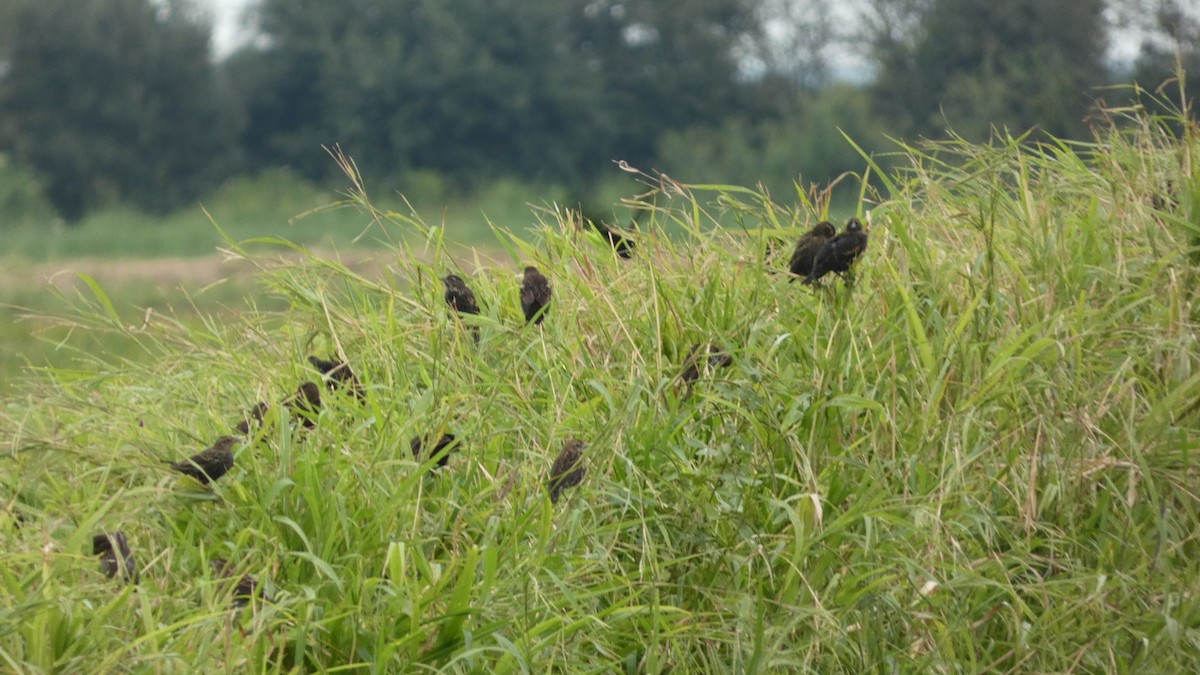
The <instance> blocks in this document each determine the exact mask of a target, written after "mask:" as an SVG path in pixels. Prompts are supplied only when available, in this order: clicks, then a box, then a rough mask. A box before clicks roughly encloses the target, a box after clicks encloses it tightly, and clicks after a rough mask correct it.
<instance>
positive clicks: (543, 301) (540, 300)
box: [521, 265, 551, 325]
mask: <svg viewBox="0 0 1200 675" xmlns="http://www.w3.org/2000/svg"><path fill="white" fill-rule="evenodd" d="M550 296H551V292H550V280H549V279H547V278H546V277H545V275H543V274H542V273H541V272H539V271H538V268H536V267H534V266H533V265H529V266H528V267H526V268H525V281H524V282H523V283H522V284H521V309H522V310H523V311H524V312H525V323H529V322H530V321H532V322H534V323H535V324H538V325H541V323H542V320H543V319H545V318H546V314H548V313H549V312H550Z"/></svg>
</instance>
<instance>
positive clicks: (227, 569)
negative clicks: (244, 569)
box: [208, 558, 271, 608]
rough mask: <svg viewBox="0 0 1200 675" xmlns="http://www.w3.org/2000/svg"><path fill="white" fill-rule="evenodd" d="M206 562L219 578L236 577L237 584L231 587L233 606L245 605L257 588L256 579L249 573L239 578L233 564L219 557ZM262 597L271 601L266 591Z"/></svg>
mask: <svg viewBox="0 0 1200 675" xmlns="http://www.w3.org/2000/svg"><path fill="white" fill-rule="evenodd" d="M208 564H209V565H211V566H212V569H213V572H215V573H216V575H217V576H218V577H220V578H221V579H237V585H236V586H234V589H233V606H234V607H235V608H239V607H245V606H246V605H247V604H249V603H250V600H251V599H252V598H253V597H254V595H255V592H256V591H257V590H258V581H256V580H255V579H254V577H252V576H250V575H249V574H243V575H242V576H241V577H240V578H239V577H238V571H237V570H236V569H234V566H233V565H232V564H230V563H229V562H227V561H225V560H222V559H221V558H213V559H212V560H209V561H208ZM262 599H263V600H264V601H266V602H270V601H271V598H270V597H269V596H267V594H266V593H263V595H262Z"/></svg>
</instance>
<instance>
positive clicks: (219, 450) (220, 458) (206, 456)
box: [167, 436, 237, 485]
mask: <svg viewBox="0 0 1200 675" xmlns="http://www.w3.org/2000/svg"><path fill="white" fill-rule="evenodd" d="M235 442H237V439H236V438H235V437H233V436H222V437H220V438H218V439H217V442H216V443H213V444H212V447H210V448H206V449H205V450H202V451H200V452H199V453H197V454H195V455H193V456H191V457H189V458H188V459H185V460H183V461H181V462H167V464H170V465H171V468H172V469H175V470H176V471H178V472H179V473H181V474H183V475H185V476H191V477H192V478H195V479H196V480H198V481H200V482H201V483H204V484H205V485H208V484H209V483H211V482H212V481H214V480H217V479H218V478H220V477H221V476H224V475H225V474H226V473H228V472H229V470H230V469H232V468H233V444H234V443H235Z"/></svg>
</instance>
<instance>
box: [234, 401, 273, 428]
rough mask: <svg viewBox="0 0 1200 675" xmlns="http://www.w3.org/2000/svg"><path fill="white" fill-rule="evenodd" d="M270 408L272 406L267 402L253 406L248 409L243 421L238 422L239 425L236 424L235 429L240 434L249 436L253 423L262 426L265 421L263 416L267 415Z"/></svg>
mask: <svg viewBox="0 0 1200 675" xmlns="http://www.w3.org/2000/svg"><path fill="white" fill-rule="evenodd" d="M270 409H271V406H269V405H267V404H266V403H261V402H260V403H258V404H257V405H255V406H254V407H253V408H251V409H249V410H247V411H246V414H245V416H244V417H243V419H242V421H241V422H238V423H237V426H235V427H234V428H233V430H234V431H236V432H237V433H238V435H239V436H249V435H250V427H251V426H252V425H253V426H258V427H261V426H262V423H263V416H265V415H266V414H267V411H269V410H270Z"/></svg>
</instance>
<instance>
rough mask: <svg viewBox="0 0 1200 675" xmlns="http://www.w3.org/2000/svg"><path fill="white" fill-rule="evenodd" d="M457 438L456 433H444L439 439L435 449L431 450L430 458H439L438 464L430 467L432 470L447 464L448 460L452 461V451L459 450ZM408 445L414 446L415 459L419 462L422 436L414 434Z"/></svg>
mask: <svg viewBox="0 0 1200 675" xmlns="http://www.w3.org/2000/svg"><path fill="white" fill-rule="evenodd" d="M456 440H457V439H456V438H455V437H454V434H442V437H441V438H440V439H438V442H437V445H435V446H433V450H430V451H429V457H430V458H433V457H436V458H437V466H436V467H429V470H430V471H433V470H434V469H440V468H442V467H444V466H446V462H449V461H450V451H451V450H458V445H459V444H458V443H456V442H455V441H456ZM408 445H409V447H410V448H412V454H413V459H415V460H417V461H418V462H419V461H421V447H422V445H423V441H422V440H421V437H420V436H413V439H412V441H411V442H410V443H409V444H408Z"/></svg>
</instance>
